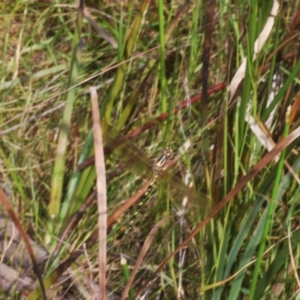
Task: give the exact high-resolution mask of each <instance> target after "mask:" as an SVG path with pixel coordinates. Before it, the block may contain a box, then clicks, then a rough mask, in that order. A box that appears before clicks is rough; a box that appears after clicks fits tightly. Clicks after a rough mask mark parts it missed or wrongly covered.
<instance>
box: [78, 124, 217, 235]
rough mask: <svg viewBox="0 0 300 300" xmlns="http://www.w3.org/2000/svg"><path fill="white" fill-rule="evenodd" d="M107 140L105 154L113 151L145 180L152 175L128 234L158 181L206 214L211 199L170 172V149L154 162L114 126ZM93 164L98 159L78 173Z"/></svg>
mask: <svg viewBox="0 0 300 300" xmlns="http://www.w3.org/2000/svg"><path fill="white" fill-rule="evenodd" d="M104 141H105V145H106V146H105V154H106V155H108V154H110V153H112V152H113V153H114V154H115V156H116V157H117V158H118V159H119V160H120V161H121V163H122V164H123V165H124V166H125V168H126V169H128V170H130V171H131V170H132V171H133V172H134V173H136V175H137V176H139V177H142V178H143V177H145V173H147V174H149V171H151V173H152V174H151V175H152V176H151V178H152V180H151V183H150V185H149V186H148V188H147V190H146V191H145V193H144V194H143V195H142V197H141V200H140V202H139V204H138V205H137V207H136V208H135V211H134V213H133V214H132V216H131V218H130V221H129V224H128V226H127V229H126V231H125V235H127V234H128V233H129V232H130V231H131V229H132V226H133V224H134V221H135V220H136V218H137V216H138V214H139V212H140V210H141V208H142V207H143V206H144V204H145V203H146V202H147V200H148V197H149V195H150V193H151V192H152V191H153V189H154V187H155V185H156V183H158V182H164V183H167V184H168V185H169V186H170V187H171V190H172V193H173V195H172V193H171V199H174V200H177V199H183V197H187V198H188V200H189V201H190V202H191V203H193V205H194V206H196V207H198V208H199V209H200V210H201V211H203V213H204V212H205V210H206V208H207V207H208V206H210V205H211V200H210V198H209V197H208V196H207V195H206V194H205V193H203V192H201V191H197V190H196V189H194V188H191V187H189V186H187V185H185V184H184V183H183V181H182V180H181V178H179V177H177V176H175V175H172V174H171V173H170V172H169V171H166V170H165V166H166V165H167V164H168V162H169V161H171V160H173V159H174V158H175V157H176V155H175V154H174V152H173V151H171V150H170V148H166V149H164V150H163V151H162V153H161V155H160V156H159V157H158V158H157V159H156V160H155V161H154V162H153V161H151V159H149V157H148V156H147V154H146V153H145V152H144V151H142V150H141V149H139V148H138V147H137V146H136V145H135V144H134V143H133V142H132V141H130V140H128V139H126V138H125V137H124V136H122V135H121V134H120V133H119V132H116V130H114V129H113V128H112V127H111V128H109V129H108V130H107V131H106V133H105V135H104ZM93 162H94V157H91V158H89V159H87V160H86V161H85V162H83V163H82V164H81V165H79V166H78V170H82V169H84V168H85V167H87V166H89V165H91V164H92V163H93ZM148 176H149V175H148ZM174 195H176V196H174ZM180 196H181V197H180Z"/></svg>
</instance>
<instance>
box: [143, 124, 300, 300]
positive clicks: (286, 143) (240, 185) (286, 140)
mask: <svg viewBox="0 0 300 300" xmlns="http://www.w3.org/2000/svg"><path fill="white" fill-rule="evenodd" d="M299 137H300V127H298V128H297V129H295V130H294V131H293V132H291V133H290V134H289V135H288V136H287V137H286V138H284V139H282V140H281V141H280V142H279V143H278V144H277V145H276V146H275V147H274V148H273V149H272V150H271V151H270V152H268V153H267V154H266V155H265V156H264V157H263V158H262V159H261V160H260V161H259V162H258V163H257V164H256V165H255V166H254V167H253V168H252V169H251V170H250V171H249V172H248V173H247V174H246V175H245V176H244V177H242V178H241V180H240V181H239V182H238V183H237V184H236V186H235V187H234V188H233V189H232V190H231V191H230V192H229V193H228V194H227V195H226V196H225V197H224V198H223V200H222V201H221V202H219V203H218V204H217V205H216V206H215V207H214V209H213V210H212V211H211V212H210V213H209V214H208V216H207V217H206V218H205V219H204V220H203V221H202V222H201V223H200V224H199V225H198V226H197V227H196V228H195V229H194V230H193V231H192V232H191V234H190V235H189V236H188V237H187V238H186V239H185V240H184V241H183V242H182V243H181V244H180V246H179V247H177V249H176V250H175V251H174V252H173V253H171V254H170V255H169V256H168V257H167V258H166V259H165V260H164V261H163V262H162V263H161V264H160V265H159V267H158V268H157V269H156V271H155V272H154V273H153V275H152V276H151V277H150V279H149V280H148V283H146V284H145V285H144V286H143V288H142V289H141V290H140V291H139V293H138V296H139V295H140V294H141V293H142V291H143V290H144V289H145V288H146V287H147V286H148V285H149V283H150V282H151V281H152V280H153V279H154V278H155V276H156V275H157V274H158V273H159V272H160V271H161V270H162V269H163V268H164V267H165V265H166V264H167V263H168V262H169V261H170V259H172V258H173V257H174V256H175V255H176V254H177V253H178V252H179V251H180V250H181V249H183V248H184V247H186V246H187V244H188V243H189V242H190V241H191V240H192V239H193V238H194V237H195V235H196V234H197V233H198V232H199V231H200V230H201V229H202V228H204V227H205V226H206V225H207V224H208V223H209V222H210V220H211V219H213V218H214V217H215V216H216V215H217V214H218V213H219V211H221V210H222V209H223V208H224V206H225V205H226V204H227V203H228V202H229V201H230V200H231V199H233V197H234V196H235V195H236V194H237V193H238V192H240V191H241V190H242V189H243V188H244V187H245V186H246V184H247V183H248V182H249V181H250V180H251V179H253V178H254V177H255V176H257V174H258V173H259V172H260V171H261V170H262V169H263V168H264V167H265V166H266V165H267V164H268V163H269V162H271V161H272V160H273V159H274V158H275V157H276V156H277V155H279V154H280V153H281V152H282V151H283V150H284V149H285V148H287V147H288V146H289V145H290V144H291V143H292V142H293V141H294V140H296V139H297V138H299Z"/></svg>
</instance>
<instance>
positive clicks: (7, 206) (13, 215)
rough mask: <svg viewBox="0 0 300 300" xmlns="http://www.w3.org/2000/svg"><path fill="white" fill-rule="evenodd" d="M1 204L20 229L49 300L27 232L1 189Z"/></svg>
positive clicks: (35, 270) (41, 285)
mask: <svg viewBox="0 0 300 300" xmlns="http://www.w3.org/2000/svg"><path fill="white" fill-rule="evenodd" d="M0 203H1V204H2V206H3V208H4V210H5V211H6V213H7V215H8V216H9V217H10V218H11V220H12V221H13V222H14V224H15V226H16V228H17V229H18V231H19V233H20V235H21V237H22V238H23V240H24V243H25V245H26V248H27V250H28V253H29V255H30V258H31V261H32V266H33V270H34V273H35V275H36V276H37V278H38V281H39V283H40V287H41V290H42V295H43V298H44V299H47V297H46V290H45V286H44V283H43V278H42V274H41V272H40V270H39V267H38V264H37V262H36V259H35V256H34V252H33V249H32V247H31V244H30V241H29V237H28V235H27V233H26V231H25V230H24V228H23V227H22V225H21V222H20V220H19V218H18V216H17V215H16V213H15V212H14V210H13V208H12V206H11V204H10V202H9V200H8V198H7V196H6V194H5V193H4V191H3V189H2V188H1V187H0Z"/></svg>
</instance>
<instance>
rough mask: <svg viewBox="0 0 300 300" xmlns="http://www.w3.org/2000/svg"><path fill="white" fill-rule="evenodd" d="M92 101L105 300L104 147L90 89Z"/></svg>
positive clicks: (94, 93) (95, 99)
mask: <svg viewBox="0 0 300 300" xmlns="http://www.w3.org/2000/svg"><path fill="white" fill-rule="evenodd" d="M90 93H91V101H92V119H93V136H94V148H95V169H96V174H97V180H96V181H97V182H96V186H97V199H98V226H99V228H98V234H99V287H100V295H99V296H100V299H105V298H106V260H107V257H106V242H107V223H106V222H107V196H106V172H105V161H104V145H103V140H102V132H101V127H100V114H99V103H98V95H97V90H96V88H95V87H91V88H90Z"/></svg>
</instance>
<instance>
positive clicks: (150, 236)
mask: <svg viewBox="0 0 300 300" xmlns="http://www.w3.org/2000/svg"><path fill="white" fill-rule="evenodd" d="M167 220H168V217H164V218H162V219H161V220H160V221H159V222H157V224H155V226H154V227H153V228H152V230H151V231H150V233H149V234H148V236H147V238H146V240H145V242H144V245H143V248H142V250H141V253H140V255H139V258H138V259H137V262H136V264H135V266H134V268H133V271H132V273H131V275H130V278H129V280H128V282H127V284H126V287H125V289H124V291H123V294H122V298H121V300H124V299H126V297H127V296H128V292H129V290H130V287H131V285H132V283H133V280H134V277H135V275H136V273H137V271H138V269H139V267H140V265H141V264H142V262H143V259H144V257H145V255H146V254H147V251H148V250H149V248H150V246H151V244H152V242H153V239H154V237H155V234H156V232H157V231H158V230H159V228H160V227H162V226H163V225H164V223H165V222H166V221H167Z"/></svg>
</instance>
